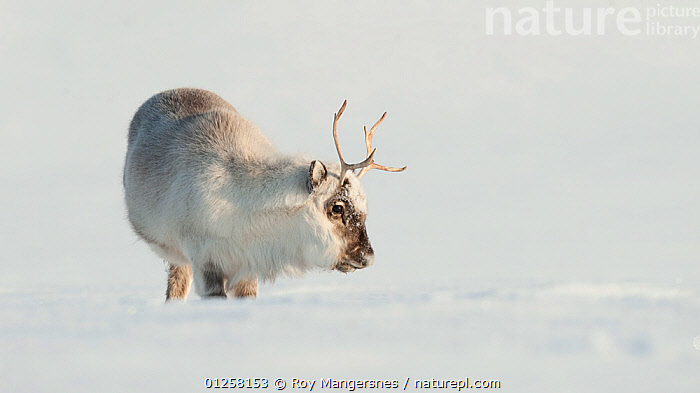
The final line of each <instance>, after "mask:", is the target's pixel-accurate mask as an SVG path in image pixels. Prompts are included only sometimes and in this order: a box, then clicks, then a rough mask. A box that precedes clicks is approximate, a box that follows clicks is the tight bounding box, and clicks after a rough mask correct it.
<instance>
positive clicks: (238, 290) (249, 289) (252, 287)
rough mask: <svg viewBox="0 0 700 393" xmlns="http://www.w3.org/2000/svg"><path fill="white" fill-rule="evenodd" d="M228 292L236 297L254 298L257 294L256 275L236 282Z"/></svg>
mask: <svg viewBox="0 0 700 393" xmlns="http://www.w3.org/2000/svg"><path fill="white" fill-rule="evenodd" d="M228 294H229V296H232V297H238V298H255V297H256V296H258V277H257V276H256V277H254V278H252V279H250V280H241V281H239V282H237V283H236V285H234V286H233V288H231V290H230V291H229V292H228Z"/></svg>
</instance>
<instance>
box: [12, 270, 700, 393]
mask: <svg viewBox="0 0 700 393" xmlns="http://www.w3.org/2000/svg"><path fill="white" fill-rule="evenodd" d="M353 281H355V282H353ZM161 292H162V288H160V287H156V286H142V287H133V288H123V287H122V288H109V289H108V288H104V287H103V288H87V287H85V288H80V289H76V288H52V289H46V290H39V291H11V290H4V291H3V292H2V298H3V299H4V300H3V308H2V309H1V310H0V321H1V322H0V346H1V347H2V348H3V349H4V350H3V352H4V353H6V354H12V356H3V360H2V380H3V386H4V387H3V388H2V391H8V392H11V391H45V390H52V391H72V392H93V391H104V392H123V391H144V392H146V391H208V390H207V389H206V388H205V387H204V386H205V385H204V383H205V379H206V378H267V379H269V380H270V382H272V381H274V380H275V379H277V378H285V379H286V380H287V382H288V383H291V381H292V378H299V379H309V380H316V381H317V383H318V385H317V387H316V388H315V390H316V391H319V386H320V382H318V381H320V379H321V378H325V379H328V378H334V379H373V378H376V379H382V380H384V379H387V380H394V379H396V380H399V381H400V382H401V385H402V386H403V384H404V381H405V380H406V378H410V380H411V381H415V380H417V379H418V380H430V379H432V378H436V379H450V380H453V379H464V378H467V377H468V378H470V380H472V381H473V380H475V379H485V380H498V381H500V383H501V391H533V390H540V391H567V392H588V391H598V390H601V391H614V390H622V391H638V392H646V391H649V392H651V391H659V390H664V389H665V388H668V386H669V383H672V384H673V385H672V386H673V390H674V391H679V392H681V391H686V392H690V391H693V390H694V389H695V388H696V387H697V373H696V371H697V367H698V365H699V363H700V360H699V357H700V356H699V355H700V354H698V353H697V352H698V349H697V348H696V347H697V342H698V341H699V340H700V331H699V330H698V326H700V325H699V323H700V301H698V293H697V291H696V290H694V289H692V288H688V287H683V286H679V285H666V286H661V285H645V284H637V283H600V284H593V283H569V284H563V283H547V284H540V285H533V286H528V287H509V286H498V285H495V286H493V285H478V284H476V285H466V286H459V287H455V286H446V285H444V284H443V285H441V284H436V285H434V286H432V287H431V286H425V287H423V288H421V289H416V288H410V287H401V286H389V287H377V286H368V285H362V283H361V281H359V280H346V279H343V278H342V277H341V278H338V277H335V278H333V277H329V276H328V275H324V277H316V278H313V277H312V278H311V279H310V280H304V281H301V282H300V281H298V280H297V281H292V280H290V281H285V282H280V283H277V284H275V285H265V286H263V287H262V288H261V293H260V297H259V298H258V299H257V300H255V301H243V302H230V301H221V300H201V299H198V298H193V299H190V300H189V302H187V303H172V304H163V296H162V293H161ZM694 345H695V346H696V347H694ZM412 383H413V382H411V384H412ZM411 386H413V385H411Z"/></svg>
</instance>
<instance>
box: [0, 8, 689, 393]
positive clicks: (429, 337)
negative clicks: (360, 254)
mask: <svg viewBox="0 0 700 393" xmlns="http://www.w3.org/2000/svg"><path fill="white" fill-rule="evenodd" d="M555 4H557V5H559V6H562V7H563V6H564V4H565V3H564V2H558V1H557V2H555ZM654 4H658V5H656V7H657V9H658V7H661V6H665V5H674V6H687V7H697V6H698V4H697V2H693V1H684V0H678V1H661V2H655V3H654ZM545 5H546V2H545V1H541V0H532V1H530V0H528V1H520V0H518V1H516V0H502V1H492V0H473V1H471V0H470V1H463V2H453V1H412V2H407V1H382V2H374V1H353V2H348V1H323V2H321V1H317V2H308V1H279V2H232V1H228V0H212V1H207V2H198V3H196V4H194V3H187V2H176V1H141V2H139V3H138V4H135V3H134V4H133V5H131V4H127V3H126V2H123V1H103V2H89V1H84V0H67V1H62V2H53V3H50V2H45V1H35V0H27V1H22V2H10V1H3V0H0V108H1V109H0V185H1V187H2V192H0V250H1V252H0V392H2V393H4V392H44V391H55V392H160V391H168V392H196V391H202V392H204V391H212V389H207V388H206V387H205V379H206V378H256V377H260V378H268V380H269V381H270V383H273V382H274V380H275V379H277V378H284V379H285V381H286V382H287V383H288V385H287V388H286V389H285V390H295V388H293V386H292V384H293V381H292V379H293V378H298V379H313V380H315V381H317V383H316V387H315V389H314V391H318V390H319V385H320V382H319V381H320V379H322V378H325V379H328V378H334V379H344V378H345V379H347V378H354V379H382V380H385V379H386V380H397V381H399V384H400V388H403V386H404V384H405V383H406V378H410V380H409V383H408V387H409V388H411V387H415V385H414V383H413V382H414V381H416V380H431V379H433V378H435V379H439V380H441V381H442V380H463V379H464V378H469V379H470V381H472V382H473V381H475V380H488V381H491V380H494V381H495V380H498V381H500V384H501V389H500V390H501V391H510V392H538V391H542V392H594V391H600V392H619V391H622V392H626V391H629V392H659V391H672V392H697V391H699V388H698V387H699V386H700V372H699V370H700V350H699V349H698V348H699V347H700V263H699V262H700V241H699V240H700V238H699V234H700V154H698V152H699V151H700V132H699V125H700V111H698V104H699V103H700V73H698V69H697V65H698V64H700V45H698V42H699V41H698V40H700V38H693V37H690V36H661V35H658V34H657V35H650V34H648V32H646V31H645V32H643V33H641V34H638V35H632V36H630V35H625V34H622V32H621V30H619V29H617V28H616V27H615V20H614V19H612V18H613V17H614V16H611V17H610V18H609V19H608V24H607V25H606V26H607V29H608V30H606V33H605V34H604V35H595V34H593V35H591V36H571V35H567V34H562V35H559V36H552V35H548V34H546V30H545V28H544V24H545V22H546V16H545V14H544V13H540V15H541V17H542V18H541V20H540V22H541V24H542V32H543V33H542V34H540V35H538V36H533V35H530V36H518V35H517V34H514V35H511V36H506V35H504V34H500V33H498V34H494V35H487V34H486V31H487V30H486V25H485V16H486V15H487V14H486V9H487V8H488V7H501V6H503V7H506V8H507V9H508V10H510V12H511V13H512V16H513V24H515V23H517V22H518V21H519V20H520V18H521V17H522V16H523V15H527V13H519V10H520V9H521V8H522V7H524V6H532V7H535V11H534V12H538V11H537V9H540V8H541V7H544V6H545ZM566 5H567V6H570V7H573V10H572V11H573V13H572V15H574V16H575V17H576V18H577V19H576V21H575V22H576V27H577V28H579V27H580V26H581V23H583V22H582V20H583V19H581V18H582V17H581V15H582V14H583V10H582V6H581V5H584V2H571V1H570V2H566ZM649 6H652V7H654V6H655V5H652V4H651V3H649V2H641V1H634V0H620V1H614V2H613V1H608V0H592V1H586V2H585V7H593V8H601V7H603V8H605V7H612V8H614V13H616V14H618V15H619V14H620V13H621V12H622V9H623V8H624V7H632V8H634V9H636V10H637V11H639V12H640V14H641V18H642V19H643V21H642V22H641V25H640V27H641V28H645V27H646V25H645V24H644V22H647V21H649V22H654V23H662V24H666V25H671V24H675V25H687V26H691V25H692V26H695V25H699V24H700V19H698V18H696V17H693V16H685V17H668V18H666V17H663V18H662V17H654V18H651V17H650V16H649V15H648V13H647V12H645V11H647V10H646V8H647V7H649ZM529 12H530V13H532V12H533V11H532V10H529ZM626 12H628V13H627V14H623V16H625V17H629V16H630V15H632V16H634V15H633V13H634V11H626ZM629 12H632V14H630V13H629ZM562 15H565V14H564V12H560V13H559V14H557V15H556V16H555V22H556V23H558V24H560V23H562V19H561V18H562ZM623 19H624V18H623ZM499 23H500V22H499ZM629 23H635V22H633V21H632V22H629ZM499 26H500V25H499ZM654 26H658V25H656V24H655V25H654ZM559 27H561V26H559ZM594 31H597V30H594ZM654 31H655V32H658V31H659V30H658V29H656V30H654ZM181 86H194V87H201V88H206V89H209V90H212V91H215V92H216V93H218V94H220V95H221V96H223V97H225V98H226V99H227V100H229V101H230V102H231V103H232V104H233V105H234V106H236V108H237V109H238V110H239V111H240V112H241V113H243V114H244V115H245V116H247V117H248V118H250V119H251V120H252V121H253V122H254V123H256V124H258V125H259V126H260V127H261V129H262V130H263V131H264V132H265V133H266V134H267V135H268V136H269V137H270V139H271V140H272V141H273V143H274V144H275V145H276V146H278V147H279V148H280V150H282V151H284V152H289V153H293V152H305V153H307V154H308V155H310V156H312V157H314V158H318V159H323V160H336V155H335V150H334V147H333V142H332V138H331V124H332V114H333V113H334V111H336V110H337V109H338V107H339V105H340V103H341V102H342V101H343V99H347V100H348V107H347V110H346V112H345V114H344V115H343V117H344V118H343V121H344V123H343V125H342V131H341V132H342V133H343V135H342V137H341V138H342V139H343V149H344V155H346V157H347V158H348V159H349V160H355V158H356V157H363V154H364V145H363V143H362V131H361V130H362V126H363V125H368V124H369V125H371V124H373V123H374V121H376V119H377V118H378V117H379V115H380V114H381V113H382V112H384V111H388V116H387V118H386V120H385V121H384V122H383V123H382V126H381V127H380V129H379V130H378V132H377V135H376V138H375V144H376V146H377V156H376V158H377V161H378V162H381V163H382V164H386V165H392V166H402V165H408V170H407V171H406V172H404V173H401V174H388V173H370V174H368V175H367V176H365V177H364V178H363V179H362V181H363V184H364V187H365V190H366V192H367V196H368V205H369V214H368V219H367V230H368V234H369V236H370V239H371V241H372V245H373V247H374V249H375V251H376V263H375V265H373V266H372V267H370V268H369V269H365V270H363V271H359V272H355V273H352V274H349V275H342V274H339V273H337V272H319V273H312V274H309V275H307V276H305V277H303V278H301V279H294V280H292V279H280V280H279V281H278V282H276V283H274V284H266V285H264V286H262V288H261V289H260V296H259V298H258V299H257V300H255V301H245V302H235V301H229V302H222V301H202V300H200V299H198V298H196V296H194V297H193V298H192V299H190V300H189V301H188V302H187V303H184V304H167V305H165V304H163V297H164V294H163V293H164V289H165V283H164V281H165V273H164V271H163V266H162V264H161V262H160V261H159V260H158V258H157V257H156V256H155V255H153V254H152V253H151V252H150V250H149V249H148V248H147V247H146V246H145V245H144V244H143V243H142V242H139V241H137V240H136V236H135V235H134V234H133V233H132V232H131V230H130V228H129V225H128V223H127V221H126V219H125V210H124V204H123V201H122V185H121V179H122V165H123V159H124V153H125V149H126V130H127V127H128V124H129V121H130V119H131V116H132V115H133V113H134V112H135V110H136V109H137V108H138V106H139V105H140V104H141V103H142V102H143V101H144V100H146V99H147V98H148V97H150V96H151V95H152V94H154V93H156V92H159V91H162V90H165V89H170V88H174V87H181ZM354 132H355V133H356V134H354V135H355V136H353V133H354ZM353 138H355V139H353ZM346 148H347V151H346ZM379 157H381V159H380V158H379ZM272 390H274V389H273V388H270V389H268V391H272ZM341 390H343V389H341ZM345 390H347V389H345ZM437 390H440V391H442V390H448V389H437ZM336 391H337V390H336Z"/></svg>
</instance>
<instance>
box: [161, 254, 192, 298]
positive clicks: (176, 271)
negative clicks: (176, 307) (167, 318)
mask: <svg viewBox="0 0 700 393" xmlns="http://www.w3.org/2000/svg"><path fill="white" fill-rule="evenodd" d="M191 286H192V267H191V266H190V265H182V266H180V265H174V264H172V263H171V264H170V270H169V272H168V289H167V290H166V291H165V301H169V300H186V299H187V295H188V294H189V293H190V288H191Z"/></svg>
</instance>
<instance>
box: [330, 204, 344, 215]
mask: <svg viewBox="0 0 700 393" xmlns="http://www.w3.org/2000/svg"><path fill="white" fill-rule="evenodd" d="M331 210H332V211H333V213H335V214H343V205H333V208H332V209H331Z"/></svg>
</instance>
